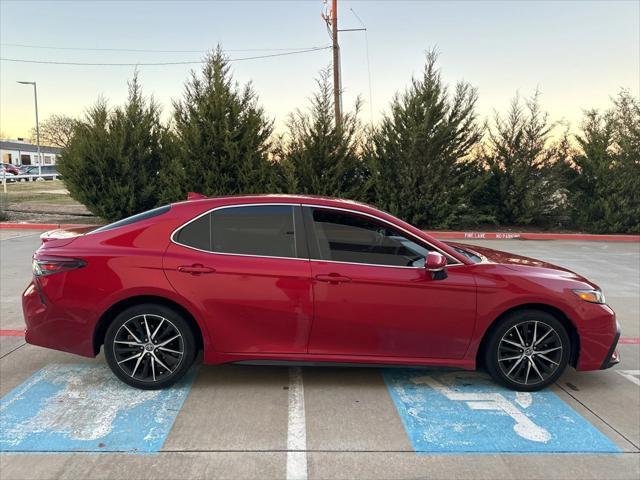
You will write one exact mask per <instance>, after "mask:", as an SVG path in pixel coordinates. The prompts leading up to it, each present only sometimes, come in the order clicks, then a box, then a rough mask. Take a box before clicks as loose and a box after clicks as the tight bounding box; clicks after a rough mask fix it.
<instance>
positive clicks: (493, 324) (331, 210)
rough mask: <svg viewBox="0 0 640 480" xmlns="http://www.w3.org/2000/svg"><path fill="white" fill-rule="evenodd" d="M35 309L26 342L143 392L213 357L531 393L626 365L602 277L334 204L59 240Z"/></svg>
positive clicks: (106, 229) (229, 203)
mask: <svg viewBox="0 0 640 480" xmlns="http://www.w3.org/2000/svg"><path fill="white" fill-rule="evenodd" d="M22 303H23V310H24V316H25V320H26V324H27V329H26V340H27V342H29V343H30V344H33V345H40V346H43V347H48V348H53V349H56V350H62V351H65V352H71V353H75V354H78V355H83V356H87V357H94V356H96V355H97V354H98V353H99V352H100V350H101V349H103V350H104V355H105V358H106V361H107V363H108V364H109V366H110V368H111V369H112V370H113V372H114V374H115V375H117V376H118V377H119V378H120V379H121V380H123V381H124V382H125V383H127V384H129V385H132V386H134V387H138V388H143V389H157V388H163V387H166V386H168V385H171V384H172V383H174V382H176V381H177V380H178V379H180V378H181V377H182V376H183V375H184V374H185V373H186V372H187V370H188V369H189V368H190V367H191V365H192V363H193V362H194V360H195V358H196V356H197V355H198V354H199V352H200V351H202V352H203V359H204V363H207V364H220V363H245V364H248V363H251V364H265V363H266V364H274V363H277V364H286V363H290V364H305V363H309V362H312V363H314V364H318V363H321V364H341V365H343V364H369V365H411V366H424V367H453V368H460V369H476V368H484V369H486V370H487V371H488V372H489V373H490V375H491V376H492V377H493V378H494V379H495V380H496V381H497V382H499V383H501V384H503V385H505V386H507V387H509V388H512V389H516V390H521V391H533V390H538V389H541V388H543V387H545V386H547V385H549V384H551V383H553V382H554V381H555V380H556V379H557V378H558V377H559V376H560V375H561V374H562V372H563V371H564V370H565V368H566V367H567V366H568V365H571V366H573V367H575V368H576V369H577V370H597V369H604V368H608V367H610V366H612V365H614V364H615V363H617V362H618V361H619V358H618V354H617V352H616V344H617V341H618V338H619V335H620V330H619V326H618V324H617V322H616V318H615V314H614V312H613V311H612V310H611V308H609V306H607V304H606V303H605V298H604V295H603V293H602V291H601V290H600V288H599V287H598V286H597V285H595V284H594V283H593V282H590V281H589V280H587V279H585V278H583V277H581V276H580V275H577V274H575V273H573V272H571V271H569V270H567V269H564V268H562V267H558V266H555V265H550V264H548V263H545V262H543V261H539V260H535V259H531V258H526V257H522V256H518V255H513V254H510V253H505V252H500V251H496V250H491V249H489V248H481V247H477V246H468V245H463V244H456V243H450V242H446V243H445V242H442V241H438V240H436V239H435V238H433V237H431V236H429V235H427V234H426V233H424V232H423V231H421V230H420V229H418V228H415V227H414V226H412V225H409V224H407V223H405V222H403V221H402V220H399V219H397V218H395V217H393V216H391V215H389V214H387V213H385V212H383V211H380V210H377V209H375V208H373V207H371V206H369V205H365V204H362V203H357V202H353V201H348V200H338V199H332V198H323V197H311V196H294V195H256V196H237V197H223V198H222V197H221V198H207V197H204V196H202V195H197V194H193V195H190V199H189V200H187V201H185V202H180V203H175V204H172V205H168V206H163V207H160V208H156V209H154V210H150V211H147V212H144V213H141V214H138V215H134V216H132V217H129V218H126V219H124V220H121V221H118V222H115V223H112V224H110V225H106V226H103V227H99V228H98V227H82V228H72V229H60V230H54V231H51V232H47V233H45V234H43V235H42V245H41V246H40V248H39V249H38V250H37V252H36V253H35V254H34V257H33V280H32V281H31V283H30V284H29V285H28V287H27V288H26V290H25V292H24V294H23V298H22Z"/></svg>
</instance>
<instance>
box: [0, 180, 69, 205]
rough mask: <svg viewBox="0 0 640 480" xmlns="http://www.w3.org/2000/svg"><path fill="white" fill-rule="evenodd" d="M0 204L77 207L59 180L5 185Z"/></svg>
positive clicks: (1, 191) (0, 193) (0, 192)
mask: <svg viewBox="0 0 640 480" xmlns="http://www.w3.org/2000/svg"><path fill="white" fill-rule="evenodd" d="M0 202H1V203H2V205H3V206H8V205H10V204H14V205H15V204H25V203H38V204H49V205H78V202H76V201H75V200H73V199H72V198H71V197H70V196H69V192H67V190H66V188H65V186H64V183H63V182H62V181H61V180H50V181H41V182H11V183H7V193H4V189H1V190H0Z"/></svg>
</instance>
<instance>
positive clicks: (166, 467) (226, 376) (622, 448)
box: [0, 232, 640, 480]
mask: <svg viewBox="0 0 640 480" xmlns="http://www.w3.org/2000/svg"><path fill="white" fill-rule="evenodd" d="M12 233H14V232H0V262H1V263H2V271H1V276H0V282H1V283H0V289H1V296H2V306H1V310H0V329H5V330H6V329H19V328H22V327H23V321H22V317H21V309H20V303H19V297H20V293H21V292H22V289H23V288H24V287H25V286H26V284H27V282H28V280H29V277H30V275H31V265H30V256H31V254H32V252H33V250H34V249H35V248H36V247H37V245H38V243H39V240H38V235H39V233H36V232H29V233H25V232H18V233H17V234H12ZM468 243H478V244H482V245H486V246H489V247H491V248H497V249H504V250H508V251H513V252H514V253H519V254H524V255H529V256H533V257H536V258H541V259H544V260H547V261H551V262H552V263H556V264H560V265H563V266H567V267H569V268H571V269H574V270H575V271H577V272H578V273H581V274H583V275H585V276H587V277H588V278H590V279H593V280H594V281H596V282H597V283H598V284H599V285H600V286H601V287H602V288H603V289H604V291H605V293H606V294H607V297H608V299H609V302H610V303H611V305H612V306H613V308H614V309H615V310H616V312H617V314H618V317H619V318H620V321H621V324H622V329H623V335H624V336H628V337H637V336H638V332H639V331H640V319H639V318H638V317H639V312H640V305H639V302H640V285H639V283H638V282H640V246H639V245H638V244H609V243H606V244H605V243H594V242H562V241H541V242H538V241H513V240H509V241H496V240H492V241H484V242H480V241H475V240H474V241H469V242H468ZM620 351H621V354H622V359H623V361H622V363H621V365H619V366H617V367H615V368H613V369H610V370H607V371H598V372H586V373H585V372H581V373H578V372H575V371H573V370H572V369H569V370H568V371H567V373H566V374H565V375H564V376H563V377H562V378H561V379H560V380H559V381H558V382H557V384H556V385H555V386H554V387H553V388H552V389H550V391H551V392H552V393H553V394H554V399H555V398H557V401H558V402H560V403H561V404H562V405H563V406H566V407H568V408H570V409H571V410H572V411H573V412H575V413H576V414H577V415H578V416H579V417H580V420H579V422H578V423H580V425H577V424H576V429H575V430H574V429H571V428H568V429H564V430H562V431H559V433H557V435H568V437H567V438H564V439H559V440H563V441H565V443H569V444H571V441H572V437H571V436H572V435H574V436H577V435H579V434H580V432H585V431H587V430H585V429H587V428H588V429H593V431H594V432H595V433H596V434H597V435H599V436H600V437H598V438H599V439H596V437H594V439H596V440H598V441H600V442H603V441H606V442H610V444H611V446H612V447H613V448H614V449H616V450H617V451H618V453H606V454H588V453H564V454H553V453H545V454H541V453H539V451H537V450H536V448H537V447H536V446H535V445H533V446H532V448H531V449H527V451H526V453H524V452H523V453H510V454H505V453H501V452H500V451H495V452H492V453H485V454H472V453H463V454H437V455H434V454H430V453H428V452H416V450H415V449H414V446H413V444H412V440H411V438H410V435H409V433H410V432H409V431H408V430H407V425H406V423H404V422H403V418H402V413H403V412H401V411H400V409H399V407H398V406H397V405H396V404H395V403H394V400H393V398H392V396H391V394H390V390H389V387H388V385H387V384H385V379H384V377H383V372H382V371H381V370H380V369H377V368H335V367H325V368H321V367H305V368H303V369H302V383H303V391H304V399H303V414H304V416H303V421H304V425H303V427H304V432H305V443H306V448H304V449H303V451H302V452H290V451H288V448H287V445H288V437H289V436H290V430H291V428H292V425H291V423H292V416H291V408H292V403H291V396H290V394H289V392H290V389H291V388H292V384H291V379H290V376H289V369H288V368H286V367H264V366H260V367H257V366H239V365H223V366H202V365H198V366H196V370H197V372H196V378H195V380H194V382H193V384H192V386H191V388H190V391H189V395H188V397H187V398H186V400H185V402H184V404H183V405H182V407H181V408H180V409H179V412H177V414H176V415H175V420H174V421H173V423H172V424H171V425H170V431H169V432H168V434H167V436H166V439H165V440H164V443H163V445H162V448H161V449H160V451H159V452H158V453H152V454H132V453H106V452H100V448H101V447H99V444H98V442H99V441H101V440H100V438H98V439H96V445H98V446H97V447H96V448H95V451H92V452H89V453H76V452H69V453H44V452H38V451H32V452H30V453H8V452H5V453H0V477H1V478H2V480H8V479H14V478H15V479H19V478H24V479H44V478H83V479H85V478H86V479H94V478H95V479H102V478H105V479H106V478H109V479H114V478H123V479H124V478H126V479H134V478H154V479H158V478H159V479H163V478H167V479H174V478H176V479H177V478H180V479H181V478H185V479H186V478H258V479H264V478H287V477H289V478H294V476H293V474H296V473H297V474H300V471H299V470H298V471H296V470H295V469H294V470H292V469H291V468H290V469H288V468H287V467H288V466H290V462H291V458H292V457H293V455H292V454H293V453H301V454H302V455H303V458H304V460H305V461H306V469H305V471H304V473H305V474H306V478H310V479H324V478H469V479H484V478H487V479H488V478H514V479H515V478H518V479H529V478H530V479H538V478H566V479H569V478H571V479H576V478H580V479H582V478H621V479H626V478H638V476H639V475H640V386H639V385H638V384H636V383H635V382H634V381H633V378H638V377H636V376H634V375H633V374H627V375H622V374H620V373H618V372H622V371H624V372H629V371H631V372H633V371H640V346H639V345H622V346H621V347H620ZM54 364H55V365H61V366H63V367H64V366H65V365H77V364H82V365H86V366H87V367H88V368H89V367H90V368H96V369H97V368H101V367H102V366H103V365H104V359H103V357H102V355H100V356H98V358H96V359H94V360H88V359H84V358H80V357H76V356H73V355H68V354H65V353H61V352H54V351H49V350H46V349H42V348H38V347H33V346H30V345H24V340H23V339H22V338H21V337H8V336H2V337H0V396H1V397H2V398H3V401H4V399H6V398H8V395H10V394H11V392H12V391H15V390H14V389H16V388H18V387H21V386H22V385H24V382H25V381H27V380H28V379H30V378H32V375H33V374H34V373H35V372H39V371H41V369H43V368H45V367H47V366H49V365H54ZM417 372H418V373H417V375H432V376H433V377H434V378H437V376H438V375H440V373H438V372H435V371H434V372H430V371H428V370H418V371H417ZM639 375H640V374H639ZM481 381H482V378H481V377H478V382H481ZM639 381H640V380H639ZM460 388H461V389H462V390H461V391H464V388H466V386H461V387H460ZM425 390H428V388H427V387H425ZM492 392H494V393H492V394H493V395H496V394H499V395H502V396H503V397H504V398H505V399H507V400H509V401H510V404H512V405H515V406H517V407H518V408H519V410H520V411H521V412H525V413H526V412H528V411H531V409H532V408H536V407H537V406H538V405H542V406H545V405H546V404H545V401H546V397H543V396H540V395H537V394H534V395H533V396H531V397H524V398H521V397H515V396H510V395H511V394H509V393H507V392H503V391H501V390H492ZM495 392H499V393H495ZM514 398H515V399H516V400H517V402H516V400H513V399H514ZM18 399H19V397H18ZM518 402H519V403H518ZM4 405H6V402H5V404H2V406H0V420H2V418H3V417H2V415H3V414H2V408H4ZM108 407H109V405H105V408H108ZM451 408H452V409H453V408H456V409H458V410H455V411H456V412H457V411H461V412H463V413H464V414H465V415H469V416H468V418H470V419H471V420H470V422H474V421H476V420H477V424H474V425H473V428H481V430H478V432H479V433H473V430H472V429H470V432H471V433H470V436H469V440H470V441H477V440H478V438H480V439H481V440H484V439H485V437H484V436H483V435H484V434H483V433H482V432H485V431H488V430H482V428H484V427H487V428H488V429H489V430H491V431H494V432H495V431H497V432H498V434H499V435H504V436H508V435H514V439H515V438H518V437H517V436H515V434H514V431H513V429H512V428H511V423H512V422H511V423H510V420H509V419H508V418H507V420H508V421H507V422H506V425H507V426H508V428H505V429H504V430H503V431H500V430H499V429H498V430H496V429H495V428H493V427H492V425H484V424H483V422H485V423H486V422H487V421H490V422H494V423H495V424H496V425H497V424H498V423H497V422H498V421H503V420H504V419H505V418H504V417H505V415H504V414H503V413H501V412H490V411H487V412H484V411H481V410H478V411H475V410H474V411H471V410H469V408H467V407H465V406H464V405H463V406H459V405H452V406H451ZM544 412H546V413H544V414H542V413H537V414H535V415H534V414H528V418H529V419H531V420H532V421H535V422H537V424H539V425H544V426H546V428H548V429H550V430H551V429H552V428H553V426H554V424H557V423H560V422H562V421H564V420H563V419H562V418H560V413H557V412H559V411H556V410H544ZM414 413H415V412H414ZM441 413H442V412H440V411H436V410H434V411H431V412H430V414H431V415H433V416H438V415H440V414H441ZM556 414H557V415H558V417H557V418H556V417H554V415H556ZM474 419H476V420H474ZM487 419H488V420H487ZM569 420H571V419H569ZM463 427H464V426H461V427H460V428H461V429H462V428H463ZM489 427H492V428H493V429H492V428H489ZM578 427H580V428H582V430H580V429H579V428H578ZM6 428H8V426H7V424H6V423H4V422H0V430H1V429H6ZM0 433H2V432H0ZM414 433H415V432H414ZM423 433H424V435H427V436H428V434H429V433H432V432H427V431H425V432H423ZM554 435H556V433H555V431H554ZM0 436H1V435H0ZM479 436H480V437H479ZM105 438H108V437H105ZM575 440H576V443H577V441H578V440H579V439H578V438H577V437H576V438H575ZM105 441H107V440H105ZM486 441H487V442H490V441H491V438H489V437H486ZM594 442H595V440H594ZM300 478H304V477H300Z"/></svg>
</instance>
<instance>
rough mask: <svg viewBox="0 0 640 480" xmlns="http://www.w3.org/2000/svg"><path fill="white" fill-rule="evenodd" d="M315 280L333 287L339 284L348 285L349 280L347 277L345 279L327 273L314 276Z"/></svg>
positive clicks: (338, 275) (341, 276) (335, 274)
mask: <svg viewBox="0 0 640 480" xmlns="http://www.w3.org/2000/svg"><path fill="white" fill-rule="evenodd" d="M316 280H318V281H320V282H327V283H331V284H333V285H337V284H339V283H349V282H350V281H351V279H350V278H349V277H345V276H344V275H340V274H339V273H329V274H328V275H316Z"/></svg>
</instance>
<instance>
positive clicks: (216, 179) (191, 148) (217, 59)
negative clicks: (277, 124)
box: [161, 47, 277, 201]
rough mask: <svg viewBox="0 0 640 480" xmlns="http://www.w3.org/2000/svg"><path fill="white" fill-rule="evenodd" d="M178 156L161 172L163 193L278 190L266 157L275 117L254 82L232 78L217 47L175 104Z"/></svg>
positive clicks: (171, 195) (182, 195) (178, 195)
mask: <svg viewBox="0 0 640 480" xmlns="http://www.w3.org/2000/svg"><path fill="white" fill-rule="evenodd" d="M174 109H175V113H174V117H173V118H174V127H175V128H174V130H175V135H176V144H175V154H176V156H175V158H174V159H173V161H171V162H170V163H169V164H168V165H167V167H166V168H165V169H164V170H163V172H162V175H161V177H162V182H161V183H162V190H163V193H162V197H163V199H164V200H167V201H175V200H183V199H185V198H186V194H187V192H188V191H196V192H200V193H203V194H206V195H214V196H215V195H232V194H244V193H265V192H269V191H271V190H274V189H276V188H277V186H276V183H275V182H276V179H275V175H274V169H273V168H272V165H271V163H270V161H269V160H268V152H269V147H270V143H269V137H270V135H271V132H272V129H273V128H272V121H271V120H269V119H267V118H266V116H265V113H264V111H263V109H262V108H261V107H260V106H259V105H258V101H257V97H256V94H255V92H254V91H253V88H252V86H251V84H247V85H245V86H244V87H240V86H239V85H238V84H237V83H235V82H234V81H233V78H232V75H231V72H230V69H229V64H228V61H227V58H226V57H225V55H224V54H223V52H222V50H221V49H220V48H219V47H218V49H217V50H216V51H215V52H213V53H211V54H209V55H208V56H207V57H206V63H205V64H204V66H203V67H202V71H201V73H200V75H198V74H197V73H195V72H192V74H191V78H190V80H189V81H188V82H187V83H186V85H185V88H184V95H183V98H182V100H180V101H176V102H174Z"/></svg>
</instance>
